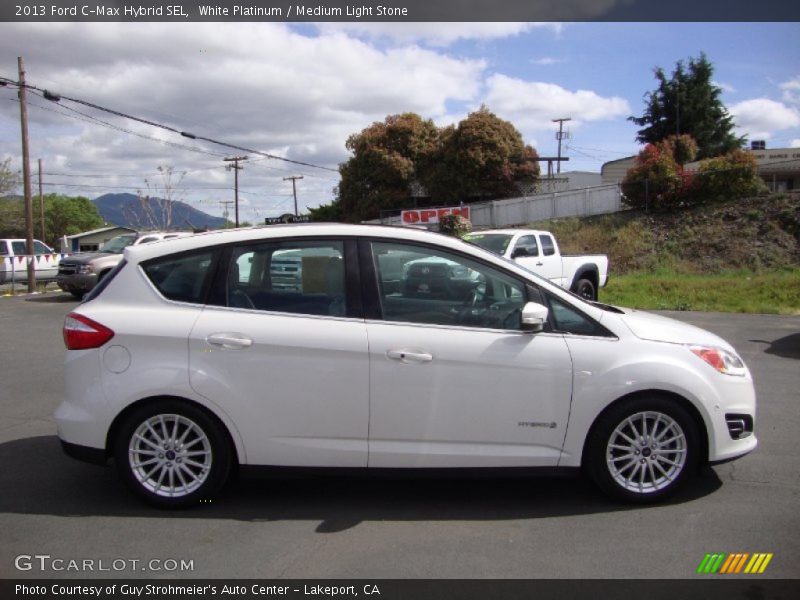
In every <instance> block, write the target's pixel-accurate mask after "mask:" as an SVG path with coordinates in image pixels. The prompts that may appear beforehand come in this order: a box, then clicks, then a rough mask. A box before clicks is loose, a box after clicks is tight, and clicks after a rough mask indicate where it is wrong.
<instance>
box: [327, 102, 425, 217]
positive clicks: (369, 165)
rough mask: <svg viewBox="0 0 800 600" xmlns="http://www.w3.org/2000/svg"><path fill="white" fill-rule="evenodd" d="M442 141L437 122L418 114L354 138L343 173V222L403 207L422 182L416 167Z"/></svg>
mask: <svg viewBox="0 0 800 600" xmlns="http://www.w3.org/2000/svg"><path fill="white" fill-rule="evenodd" d="M437 137H438V131H437V129H436V126H435V125H434V124H433V121H431V120H430V119H428V120H424V119H422V117H420V116H419V115H417V114H414V113H404V114H401V115H391V116H388V117H386V119H385V120H384V121H383V122H376V123H373V124H372V125H370V126H369V127H367V128H366V129H364V130H363V131H361V132H360V133H357V134H354V135H351V136H350V137H349V138H348V139H347V143H346V144H345V146H346V147H347V149H348V150H350V151H351V152H352V153H353V156H352V158H350V159H349V160H348V161H347V162H346V163H344V164H342V165H340V167H339V172H340V174H341V178H342V179H341V182H340V183H339V187H338V188H337V201H338V204H339V207H340V211H339V214H340V215H341V217H342V218H343V219H344V220H347V221H352V222H357V221H361V220H364V219H370V218H375V217H377V216H379V214H380V211H381V210H386V209H393V208H400V207H402V206H403V205H404V204H405V203H406V202H407V201H408V198H409V196H410V189H411V185H412V184H413V183H415V182H416V181H417V171H416V167H417V165H418V164H419V163H420V162H421V161H422V157H423V156H425V155H427V154H429V153H430V152H431V151H432V149H433V148H434V147H435V144H436V141H437Z"/></svg>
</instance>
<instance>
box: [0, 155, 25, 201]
mask: <svg viewBox="0 0 800 600" xmlns="http://www.w3.org/2000/svg"><path fill="white" fill-rule="evenodd" d="M10 164H11V159H10V158H7V159H5V160H4V161H2V162H0V196H2V195H5V194H7V193H8V192H11V191H13V190H15V189H16V187H17V186H18V185H19V181H20V178H19V173H16V172H14V171H12V170H11V168H10V167H9V165H10Z"/></svg>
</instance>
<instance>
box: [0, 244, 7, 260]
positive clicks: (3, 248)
mask: <svg viewBox="0 0 800 600" xmlns="http://www.w3.org/2000/svg"><path fill="white" fill-rule="evenodd" d="M0 256H8V244H7V242H6V241H5V240H0Z"/></svg>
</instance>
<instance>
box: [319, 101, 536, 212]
mask: <svg viewBox="0 0 800 600" xmlns="http://www.w3.org/2000/svg"><path fill="white" fill-rule="evenodd" d="M346 146H347V149H348V150H350V151H351V152H352V153H353V156H352V157H351V158H350V159H349V160H348V161H347V162H345V163H343V164H342V165H340V167H339V172H340V174H341V182H340V184H339V186H338V188H336V190H335V192H336V199H335V200H334V202H333V203H332V204H330V205H328V206H324V207H320V208H318V209H314V210H312V211H311V216H312V219H314V220H317V221H320V220H321V221H326V220H345V221H352V222H357V221H363V220H366V219H373V218H376V217H378V216H380V213H381V211H383V210H391V209H399V208H403V207H407V206H409V205H410V204H411V200H412V197H414V196H415V192H418V191H420V190H424V191H425V192H426V193H427V198H426V199H425V200H424V202H425V203H426V204H427V205H429V206H430V205H437V204H445V203H453V202H462V201H465V202H470V201H475V200H486V199H494V198H503V197H507V196H512V195H515V194H517V193H518V184H519V183H522V182H526V181H533V180H536V179H537V178H538V176H539V163H538V155H537V154H536V151H535V150H534V149H533V148H531V147H530V146H526V145H525V143H524V142H523V140H522V135H521V134H520V133H519V131H517V129H516V128H515V127H514V126H513V125H512V124H511V123H509V122H508V121H504V120H502V119H500V118H498V117H497V116H495V115H494V114H493V113H492V112H490V111H489V110H488V109H487V108H486V107H481V109H480V110H478V111H476V112H474V113H471V114H470V115H469V116H468V117H467V118H466V119H464V120H463V121H461V122H460V123H459V124H458V126H453V125H450V126H447V127H444V128H441V129H440V128H437V127H436V125H434V123H433V121H431V120H430V119H427V120H426V119H423V118H422V117H420V116H419V115H417V114H414V113H404V114H401V115H392V116H389V117H386V119H385V120H384V121H383V122H377V123H373V124H372V125H370V126H369V127H367V128H366V129H364V130H363V131H361V132H360V133H357V134H354V135H351V136H350V137H349V138H348V140H347V144H346Z"/></svg>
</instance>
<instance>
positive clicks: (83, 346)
mask: <svg viewBox="0 0 800 600" xmlns="http://www.w3.org/2000/svg"><path fill="white" fill-rule="evenodd" d="M113 337H114V332H113V331H111V330H110V329H109V328H108V327H106V326H105V325H101V324H100V323H98V322H97V321H92V320H91V319H90V318H88V317H84V316H83V315H80V314H78V313H70V314H68V315H67V318H66V319H65V320H64V344H66V346H67V350H88V349H90V348H99V347H100V346H102V345H103V344H105V343H106V342H107V341H108V340H110V339H111V338H113Z"/></svg>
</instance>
